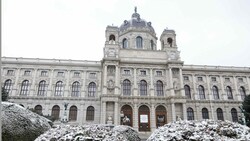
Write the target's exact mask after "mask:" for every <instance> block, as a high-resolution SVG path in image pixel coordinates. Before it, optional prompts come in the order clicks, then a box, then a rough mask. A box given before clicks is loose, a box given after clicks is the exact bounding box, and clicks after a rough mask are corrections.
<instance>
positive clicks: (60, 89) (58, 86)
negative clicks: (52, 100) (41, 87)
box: [55, 81, 63, 96]
mask: <svg viewBox="0 0 250 141" xmlns="http://www.w3.org/2000/svg"><path fill="white" fill-rule="evenodd" d="M62 95H63V82H62V81H58V82H57V83H56V88H55V96H62Z"/></svg>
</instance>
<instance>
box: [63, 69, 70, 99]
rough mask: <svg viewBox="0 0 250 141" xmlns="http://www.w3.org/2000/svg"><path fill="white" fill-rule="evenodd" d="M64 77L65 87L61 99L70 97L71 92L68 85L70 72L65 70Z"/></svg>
mask: <svg viewBox="0 0 250 141" xmlns="http://www.w3.org/2000/svg"><path fill="white" fill-rule="evenodd" d="M65 77H66V85H65V88H64V92H65V93H64V94H63V97H70V96H71V92H70V87H71V84H69V78H70V70H67V75H66V76H65Z"/></svg>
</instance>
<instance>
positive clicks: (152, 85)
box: [150, 69, 154, 96]
mask: <svg viewBox="0 0 250 141" xmlns="http://www.w3.org/2000/svg"><path fill="white" fill-rule="evenodd" d="M150 95H151V96H154V79H153V69H150Z"/></svg>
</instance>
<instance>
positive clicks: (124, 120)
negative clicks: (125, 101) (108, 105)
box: [121, 105, 133, 127]
mask: <svg viewBox="0 0 250 141" xmlns="http://www.w3.org/2000/svg"><path fill="white" fill-rule="evenodd" d="M121 114H122V116H121V125H128V126H131V127H132V126H133V110H132V108H131V107H130V106H129V105H124V106H122V108H121Z"/></svg>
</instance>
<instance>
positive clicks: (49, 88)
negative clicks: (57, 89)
mask: <svg viewBox="0 0 250 141" xmlns="http://www.w3.org/2000/svg"><path fill="white" fill-rule="evenodd" d="M53 74H54V69H52V70H51V73H50V77H49V78H50V80H49V87H48V88H47V89H48V90H47V91H48V93H47V96H48V97H54V93H53V88H52V86H53V84H52V83H53Z"/></svg>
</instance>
